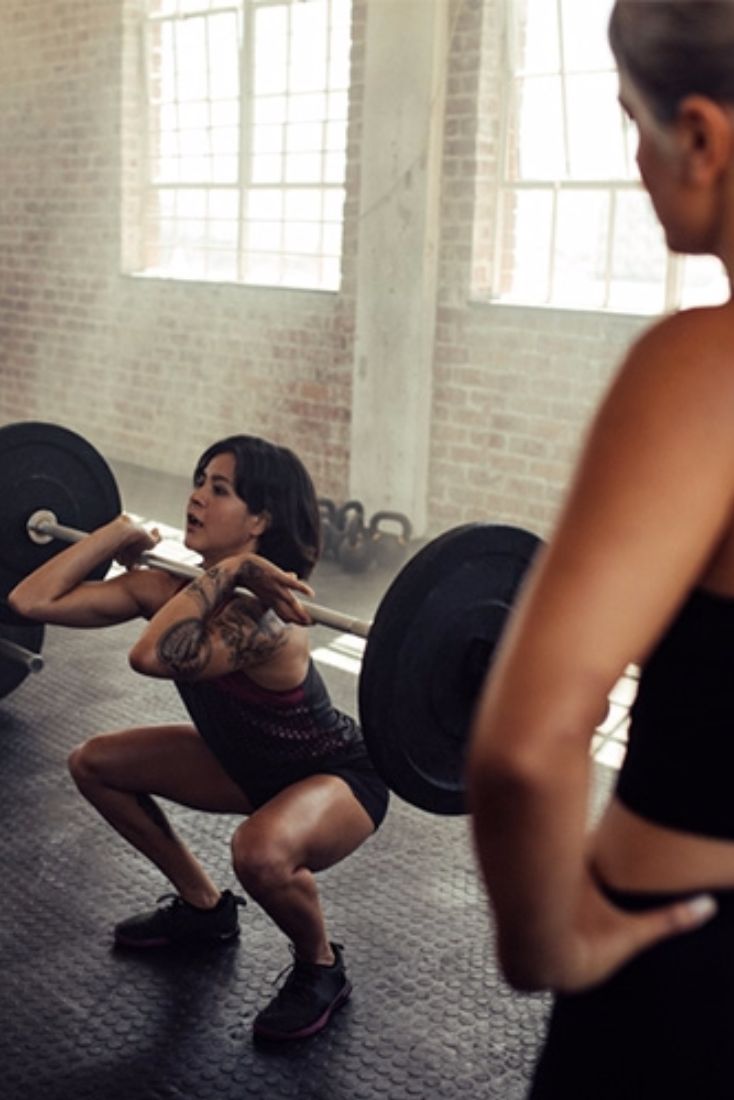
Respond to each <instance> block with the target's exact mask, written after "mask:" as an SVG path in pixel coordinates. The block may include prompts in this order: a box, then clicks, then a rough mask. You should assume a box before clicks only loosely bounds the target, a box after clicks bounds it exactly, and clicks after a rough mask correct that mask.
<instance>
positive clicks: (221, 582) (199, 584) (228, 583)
mask: <svg viewBox="0 0 734 1100" xmlns="http://www.w3.org/2000/svg"><path fill="white" fill-rule="evenodd" d="M186 592H187V594H188V595H189V596H191V597H192V598H193V599H194V600H195V601H196V603H198V605H199V606H200V608H201V610H202V613H203V614H204V615H210V614H211V612H212V611H214V610H215V609H216V608H217V607H219V605H220V604H221V603H222V601H223V600H225V599H226V598H227V597H228V596H231V594H232V578H231V577H230V576H228V574H227V573H225V572H224V571H223V570H222V569H220V568H219V566H217V565H214V566H212V568H211V569H207V571H206V573H204V575H203V576H201V577H197V578H196V580H194V581H192V582H191V584H190V585H189V586H188V588H187V589H186Z"/></svg>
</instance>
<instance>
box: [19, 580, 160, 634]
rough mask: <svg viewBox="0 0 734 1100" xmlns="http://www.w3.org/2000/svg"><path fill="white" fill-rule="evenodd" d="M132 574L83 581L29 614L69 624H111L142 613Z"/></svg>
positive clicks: (45, 620)
mask: <svg viewBox="0 0 734 1100" xmlns="http://www.w3.org/2000/svg"><path fill="white" fill-rule="evenodd" d="M137 587H138V586H136V584H135V582H134V581H133V579H132V574H122V575H120V576H118V577H114V578H112V579H111V580H101V581H83V582H82V583H81V584H79V585H77V587H76V588H74V589H72V591H71V592H67V593H66V594H65V595H63V596H60V597H59V598H58V599H55V600H53V601H51V602H49V603H48V604H45V605H43V606H42V607H39V608H38V609H37V611H36V613H33V611H32V612H31V615H30V616H29V617H31V618H39V619H40V620H41V621H43V622H45V623H52V624H56V625H60V626H72V627H98V626H111V625H113V624H115V623H122V622H127V621H128V620H129V619H134V618H137V616H138V615H140V614H141V605H140V601H139V597H138V594H137V591H136V588H137Z"/></svg>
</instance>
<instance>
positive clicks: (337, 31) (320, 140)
mask: <svg viewBox="0 0 734 1100" xmlns="http://www.w3.org/2000/svg"><path fill="white" fill-rule="evenodd" d="M151 3H152V4H153V5H155V6H156V7H157V9H159V14H158V17H157V18H156V19H155V20H152V19H151V20H149V22H148V35H149V57H150V66H149V78H150V79H149V112H150V114H149V126H148V131H147V132H148V133H149V135H150V138H149V153H148V156H147V158H146V160H147V163H148V164H149V165H150V171H151V176H152V181H151V186H150V190H149V195H148V196H147V197H146V223H147V225H148V239H147V240H146V242H145V246H144V247H145V248H146V251H147V257H148V262H149V263H150V264H151V265H153V266H154V267H155V269H156V271H166V270H168V271H170V272H172V273H175V274H176V275H177V276H182V277H194V278H210V279H211V278H226V279H236V278H238V277H239V278H245V280H250V281H255V282H259V283H263V284H264V285H273V286H277V285H284V284H286V285H296V286H315V287H316V286H325V285H326V282H325V280H326V281H328V285H329V286H336V285H338V280H339V277H340V250H341V238H342V214H343V207H344V188H343V183H344V175H345V170H346V119H347V111H348V94H347V87H348V80H349V71H350V49H351V19H352V11H351V9H352V0H307V2H303V3H296V2H295V0H244V2H243V3H240V2H239V0H151ZM165 4H169V5H170V10H167V12H166V15H165V16H162V15H161V14H160V9H161V6H162V5H165ZM182 5H183V6H182ZM184 6H185V11H186V16H187V17H186V18H182V17H181V16H182V14H183V12H184ZM233 8H236V9H237V10H236V11H235V10H232V9H233ZM238 13H239V14H238ZM250 15H251V16H252V18H251V20H250ZM243 27H250V28H251V31H252V41H251V42H247V43H245V44H244V45H245V47H246V49H245V51H244V53H241V49H242V46H243V43H242V41H241V31H242V28H243ZM241 66H242V67H243V72H242V73H241V72H240V69H241ZM241 78H244V81H245V82H246V86H247V87H248V88H249V89H250V92H251V99H250V102H249V103H248V106H247V115H246V117H243V118H241V117H240V99H239V97H240V81H241ZM241 124H242V126H243V127H244V126H249V127H251V128H250V129H249V131H246V130H245V129H242V130H241V128H240V127H241ZM146 140H148V139H146ZM243 142H244V144H245V147H246V149H247V151H248V157H249V163H248V164H247V166H246V173H245V178H244V180H242V181H241V184H242V187H243V191H242V192H240V191H239V189H238V181H239V180H240V171H241V162H240V147H241V145H242V144H243ZM161 182H165V183H166V184H167V185H168V186H167V189H166V190H165V191H163V190H161V189H160V187H158V186H155V184H156V183H158V184H160V183H161ZM331 183H333V184H334V186H325V184H331ZM269 184H272V185H274V186H268V185H269ZM223 185H227V186H223ZM263 185H265V186H263ZM241 219H243V220H242V225H241ZM238 248H242V249H249V252H248V253H246V254H245V255H238ZM327 255H328V263H327V264H325V263H324V260H325V258H326V256H327ZM238 268H239V270H238ZM320 280H321V281H320Z"/></svg>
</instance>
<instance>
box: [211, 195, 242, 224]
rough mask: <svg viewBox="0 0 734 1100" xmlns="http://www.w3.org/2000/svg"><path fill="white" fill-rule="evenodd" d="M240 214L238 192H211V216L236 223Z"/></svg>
mask: <svg viewBox="0 0 734 1100" xmlns="http://www.w3.org/2000/svg"><path fill="white" fill-rule="evenodd" d="M238 214H239V195H238V193H237V192H236V191H234V190H232V191H210V192H209V216H210V217H211V218H223V219H228V220H231V221H236V220H237V217H238Z"/></svg>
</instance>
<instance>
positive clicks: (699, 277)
mask: <svg viewBox="0 0 734 1100" xmlns="http://www.w3.org/2000/svg"><path fill="white" fill-rule="evenodd" d="M681 263H682V264H683V280H682V281H683V287H682V291H681V298H682V302H683V305H685V306H699V305H718V304H721V303H722V302H725V301H727V299H728V298H729V280H728V278H727V275H726V271H725V270H724V267H723V265H722V263H721V260H718V259H717V258H716V257H715V256H686V257H685V258H684V259H682V260H681Z"/></svg>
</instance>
